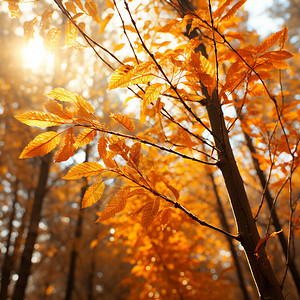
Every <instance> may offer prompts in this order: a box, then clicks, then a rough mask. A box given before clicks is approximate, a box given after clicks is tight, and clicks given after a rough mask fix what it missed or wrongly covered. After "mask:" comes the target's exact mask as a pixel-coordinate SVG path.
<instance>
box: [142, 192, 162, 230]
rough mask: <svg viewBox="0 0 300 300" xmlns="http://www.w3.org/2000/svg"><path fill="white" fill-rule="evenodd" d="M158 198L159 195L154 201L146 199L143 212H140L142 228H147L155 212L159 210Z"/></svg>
mask: <svg viewBox="0 0 300 300" xmlns="http://www.w3.org/2000/svg"><path fill="white" fill-rule="evenodd" d="M159 205H160V200H159V197H157V198H156V199H155V200H154V201H153V200H152V199H151V200H148V201H147V202H146V204H145V205H144V206H143V212H142V226H143V227H144V228H146V229H147V228H148V227H149V225H151V223H152V222H153V220H154V218H155V216H156V215H157V212H158V210H159Z"/></svg>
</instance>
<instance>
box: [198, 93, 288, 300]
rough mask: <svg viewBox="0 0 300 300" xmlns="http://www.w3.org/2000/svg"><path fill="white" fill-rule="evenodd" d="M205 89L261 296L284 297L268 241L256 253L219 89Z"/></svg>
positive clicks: (223, 167) (234, 207)
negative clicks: (210, 91)
mask: <svg viewBox="0 0 300 300" xmlns="http://www.w3.org/2000/svg"><path fill="white" fill-rule="evenodd" d="M202 93H203V95H204V96H205V97H206V100H205V101H204V105H205V106H206V108H207V112H208V117H209V121H210V124H211V129H212V132H213V136H214V141H215V145H216V147H217V149H218V157H219V163H218V167H219V169H220V170H221V172H222V175H223V178H224V181H225V185H226V189H227V191H228V194H229V197H230V204H231V206H232V211H233V214H234V217H235V221H236V224H237V229H238V235H239V238H240V242H241V244H242V246H243V247H244V249H245V253H246V257H247V260H248V264H249V268H250V270H251V273H252V276H253V279H254V282H255V285H256V287H257V290H258V293H259V296H260V298H261V299H284V298H283V295H282V291H281V288H280V285H279V283H278V282H277V279H276V277H275V274H274V272H273V270H272V267H271V265H270V262H269V259H268V257H267V255H266V252H265V249H264V245H262V246H261V247H260V248H259V251H258V253H256V246H257V244H258V242H259V240H260V236H259V233H258V231H257V227H256V224H255V222H254V219H253V216H252V212H251V208H250V204H249V200H248V197H247V195H246V191H245V187H244V183H243V180H242V177H241V175H240V172H239V170H238V167H237V164H236V161H235V158H234V155H233V152H232V148H231V145H230V142H229V136H228V132H227V129H226V125H225V120H224V116H223V112H222V109H221V105H220V103H219V99H218V95H217V91H216V90H215V91H214V92H213V94H212V96H210V95H209V94H208V92H207V90H206V88H205V87H203V88H202Z"/></svg>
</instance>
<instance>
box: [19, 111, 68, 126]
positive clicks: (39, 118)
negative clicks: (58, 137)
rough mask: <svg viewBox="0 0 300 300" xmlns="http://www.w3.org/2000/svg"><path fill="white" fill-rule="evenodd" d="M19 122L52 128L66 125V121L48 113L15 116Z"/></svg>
mask: <svg viewBox="0 0 300 300" xmlns="http://www.w3.org/2000/svg"><path fill="white" fill-rule="evenodd" d="M15 118H16V119H17V120H19V121H20V122H22V123H24V124H26V125H28V126H37V127H51V126H58V125H62V124H65V121H66V120H65V119H62V118H60V117H58V116H56V115H53V114H51V113H46V112H38V111H32V112H26V113H22V114H19V115H17V116H15Z"/></svg>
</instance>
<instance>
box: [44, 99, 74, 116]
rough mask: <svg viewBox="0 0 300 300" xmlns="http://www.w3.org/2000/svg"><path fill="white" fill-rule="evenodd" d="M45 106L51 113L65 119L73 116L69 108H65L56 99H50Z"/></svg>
mask: <svg viewBox="0 0 300 300" xmlns="http://www.w3.org/2000/svg"><path fill="white" fill-rule="evenodd" d="M44 106H45V108H46V110H47V111H48V112H49V113H52V114H54V115H57V116H59V117H61V118H63V119H67V120H72V118H73V115H72V113H71V112H70V111H69V110H68V109H67V108H63V106H62V105H61V104H59V103H57V102H56V101H54V100H51V99H50V100H48V102H47V103H46V104H45V105H44ZM65 121H66V120H65Z"/></svg>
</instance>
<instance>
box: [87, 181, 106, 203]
mask: <svg viewBox="0 0 300 300" xmlns="http://www.w3.org/2000/svg"><path fill="white" fill-rule="evenodd" d="M104 187H105V184H104V182H96V183H94V184H93V185H91V186H90V187H89V188H88V189H87V191H86V192H85V194H84V197H83V199H82V203H81V208H86V207H89V206H91V205H92V204H94V203H96V202H97V201H98V200H99V199H100V198H101V196H102V194H103V191H104Z"/></svg>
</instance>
